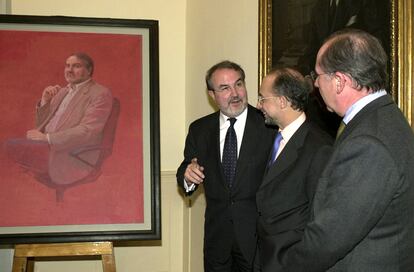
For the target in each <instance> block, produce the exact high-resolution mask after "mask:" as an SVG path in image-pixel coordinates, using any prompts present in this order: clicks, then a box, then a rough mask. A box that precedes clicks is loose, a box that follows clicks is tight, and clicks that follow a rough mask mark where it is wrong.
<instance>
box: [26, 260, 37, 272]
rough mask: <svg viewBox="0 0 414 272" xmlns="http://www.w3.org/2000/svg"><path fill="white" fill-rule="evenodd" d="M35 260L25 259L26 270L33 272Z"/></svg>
mask: <svg viewBox="0 0 414 272" xmlns="http://www.w3.org/2000/svg"><path fill="white" fill-rule="evenodd" d="M34 267H35V261H34V260H33V259H28V260H27V267H26V272H34Z"/></svg>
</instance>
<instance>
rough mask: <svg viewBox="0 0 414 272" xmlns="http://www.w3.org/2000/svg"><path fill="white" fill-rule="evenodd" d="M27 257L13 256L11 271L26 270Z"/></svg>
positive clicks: (24, 271) (21, 271)
mask: <svg viewBox="0 0 414 272" xmlns="http://www.w3.org/2000/svg"><path fill="white" fill-rule="evenodd" d="M26 265H27V258H25V257H14V258H13V268H12V272H26Z"/></svg>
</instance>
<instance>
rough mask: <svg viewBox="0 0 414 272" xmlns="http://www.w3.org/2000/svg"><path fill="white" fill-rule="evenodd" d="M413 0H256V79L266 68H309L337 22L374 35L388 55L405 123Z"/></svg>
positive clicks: (337, 26) (408, 107) (408, 108)
mask: <svg viewBox="0 0 414 272" xmlns="http://www.w3.org/2000/svg"><path fill="white" fill-rule="evenodd" d="M413 2H414V1H413V0H379V1H375V0H366V1H365V0H364V1H360V0H289V1H282V0H259V82H260V81H261V79H262V78H263V77H264V76H265V75H266V73H267V72H268V71H269V70H270V69H271V68H276V67H281V66H293V67H296V68H297V69H298V70H300V71H301V72H302V73H303V74H304V75H308V74H309V72H310V71H311V70H313V69H314V65H315V59H316V53H317V51H318V49H319V47H320V46H321V44H322V42H323V40H324V39H326V38H327V37H328V36H329V35H330V34H331V33H333V32H335V31H337V30H340V29H342V28H347V27H349V28H358V29H363V30H365V31H367V32H369V33H371V34H373V35H374V36H376V37H377V38H378V39H379V40H380V41H381V43H382V45H383V47H384V49H385V51H386V52H387V54H388V56H389V60H390V61H389V80H388V81H389V91H390V92H391V93H392V95H393V97H394V99H395V101H396V102H397V104H398V105H399V107H400V108H401V110H402V111H403V112H404V114H405V116H406V117H407V119H408V121H409V122H410V124H412V122H411V120H412V118H413V114H412V103H411V100H412V97H413V93H412V85H413V76H412V75H413V53H412V52H413V42H412V41H413V27H412V16H413V15H412V14H413Z"/></svg>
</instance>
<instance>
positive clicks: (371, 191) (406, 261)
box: [282, 30, 414, 272]
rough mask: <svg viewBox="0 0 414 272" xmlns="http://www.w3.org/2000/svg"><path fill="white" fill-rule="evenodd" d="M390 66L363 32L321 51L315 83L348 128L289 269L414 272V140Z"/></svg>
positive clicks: (347, 33)
mask: <svg viewBox="0 0 414 272" xmlns="http://www.w3.org/2000/svg"><path fill="white" fill-rule="evenodd" d="M387 62H388V58H387V55H386V53H385V51H384V49H383V48H382V46H381V44H380V42H379V40H378V39H376V38H375V37H374V36H372V35H371V34H368V33H367V32H364V31H361V30H344V31H340V32H337V33H334V34H333V35H332V36H331V37H329V38H328V40H327V41H326V42H325V43H324V44H323V45H322V47H321V49H320V50H319V52H318V55H317V62H316V66H315V71H316V75H317V78H316V81H315V85H316V86H317V87H318V88H319V89H320V91H321V95H322V97H323V99H324V101H325V102H326V105H327V107H328V109H329V110H331V111H333V112H335V113H336V114H338V115H339V116H341V117H342V121H343V123H344V124H345V128H344V129H343V131H342V133H338V137H337V139H336V142H335V146H334V150H333V153H332V156H331V158H330V160H329V162H328V164H327V166H326V168H325V170H324V171H323V173H322V176H321V178H320V179H319V184H318V190H317V191H316V194H315V197H314V201H313V218H312V219H311V221H310V223H308V225H307V226H306V228H305V230H304V235H303V237H302V240H301V241H300V242H299V243H297V244H295V245H294V246H293V247H291V248H289V250H287V253H286V254H285V255H284V257H283V258H282V259H283V263H284V265H285V268H286V271H294V272H301V271H306V272H312V271H315V272H316V271H364V272H367V271H375V272H383V271H384V272H385V271H407V272H408V271H414V258H413V256H414V135H413V131H412V129H411V128H410V126H409V124H408V122H407V120H406V119H405V117H404V116H403V114H402V113H401V111H400V110H399V109H398V107H397V105H396V104H395V103H394V101H393V99H392V97H391V96H390V95H389V94H388V93H387V91H386V90H385V88H386V86H387V78H388V75H387Z"/></svg>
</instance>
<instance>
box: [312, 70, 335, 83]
mask: <svg viewBox="0 0 414 272" xmlns="http://www.w3.org/2000/svg"><path fill="white" fill-rule="evenodd" d="M332 74H333V73H322V74H318V73H316V72H315V71H311V72H310V74H309V76H310V77H311V79H312V81H313V82H315V81H316V80H317V79H318V77H320V76H322V75H332Z"/></svg>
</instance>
